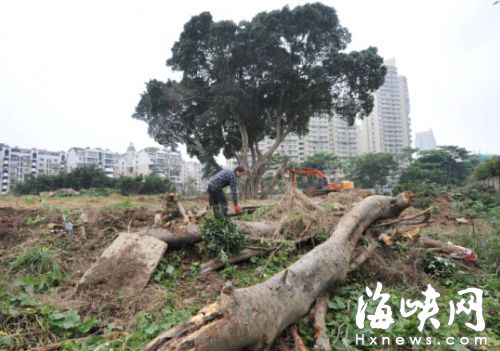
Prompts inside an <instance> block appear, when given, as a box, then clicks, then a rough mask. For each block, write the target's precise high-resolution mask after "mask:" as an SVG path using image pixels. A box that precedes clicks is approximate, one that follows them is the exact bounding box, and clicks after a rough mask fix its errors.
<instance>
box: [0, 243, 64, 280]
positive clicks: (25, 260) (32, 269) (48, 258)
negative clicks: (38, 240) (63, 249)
mask: <svg viewBox="0 0 500 351" xmlns="http://www.w3.org/2000/svg"><path fill="white" fill-rule="evenodd" d="M20 273H23V274H52V275H62V268H61V266H60V265H59V263H58V259H57V256H56V252H55V251H54V250H53V249H52V248H50V247H47V246H38V247H35V248H32V249H28V250H26V251H24V252H22V253H21V254H20V255H19V256H17V257H16V258H15V259H14V260H12V261H11V262H10V263H9V266H8V274H9V275H16V274H20Z"/></svg>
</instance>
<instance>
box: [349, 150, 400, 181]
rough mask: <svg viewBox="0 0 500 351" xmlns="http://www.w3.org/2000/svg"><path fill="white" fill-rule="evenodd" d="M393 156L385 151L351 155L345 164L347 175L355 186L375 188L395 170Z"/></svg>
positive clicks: (387, 179)
mask: <svg viewBox="0 0 500 351" xmlns="http://www.w3.org/2000/svg"><path fill="white" fill-rule="evenodd" d="M397 167H398V163H397V162H396V161H395V160H394V156H393V155H392V154H389V153H385V152H378V153H369V154H363V155H357V156H352V157H351V158H350V160H349V163H348V165H347V176H348V178H349V179H350V180H352V181H354V184H355V185H356V187H361V188H375V187H381V186H384V185H386V184H387V183H388V182H389V176H391V175H393V174H394V172H395V171H396V170H397Z"/></svg>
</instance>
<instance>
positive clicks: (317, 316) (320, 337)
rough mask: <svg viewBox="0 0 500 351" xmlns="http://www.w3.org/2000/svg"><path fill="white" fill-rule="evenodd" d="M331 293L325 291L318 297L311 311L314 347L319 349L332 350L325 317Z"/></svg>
mask: <svg viewBox="0 0 500 351" xmlns="http://www.w3.org/2000/svg"><path fill="white" fill-rule="evenodd" d="M329 299H330V294H329V293H328V292H324V293H322V294H320V295H319V296H318V298H317V299H316V305H315V306H314V309H313V311H312V313H311V316H312V321H313V328H314V343H315V345H314V349H315V350H319V351H330V350H331V346H330V338H329V337H328V333H327V329H326V324H325V319H326V312H327V311H328V300H329Z"/></svg>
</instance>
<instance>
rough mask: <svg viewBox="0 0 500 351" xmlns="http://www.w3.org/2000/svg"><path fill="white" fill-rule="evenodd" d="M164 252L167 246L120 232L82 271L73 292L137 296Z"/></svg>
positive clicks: (161, 242) (136, 235)
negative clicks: (82, 273) (117, 292)
mask: <svg viewBox="0 0 500 351" xmlns="http://www.w3.org/2000/svg"><path fill="white" fill-rule="evenodd" d="M166 250H167V244H166V243H164V242H163V241H160V240H158V239H156V238H153V237H150V236H141V235H138V234H136V233H121V234H120V235H118V237H117V238H116V239H115V241H113V243H111V245H109V246H108V247H107V248H106V250H104V252H103V253H102V255H101V257H99V259H98V260H97V262H96V263H95V264H94V265H93V266H92V267H91V268H90V269H89V270H87V271H86V272H85V274H84V275H83V276H82V278H81V279H80V281H79V282H78V285H77V292H79V291H82V290H85V289H92V290H96V289H105V290H106V291H121V292H122V293H123V294H124V295H133V294H136V293H139V292H140V291H141V290H142V289H143V288H144V287H145V286H146V284H147V283H148V281H149V278H150V276H151V274H153V272H154V271H155V269H156V266H157V265H158V262H159V261H160V259H161V258H162V257H163V254H164V253H165V251H166Z"/></svg>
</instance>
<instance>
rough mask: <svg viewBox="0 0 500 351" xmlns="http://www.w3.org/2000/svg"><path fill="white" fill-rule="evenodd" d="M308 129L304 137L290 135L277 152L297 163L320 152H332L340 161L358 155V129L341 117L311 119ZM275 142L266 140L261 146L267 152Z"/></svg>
mask: <svg viewBox="0 0 500 351" xmlns="http://www.w3.org/2000/svg"><path fill="white" fill-rule="evenodd" d="M308 129H309V133H307V134H306V135H304V136H302V137H299V136H298V135H296V134H290V135H288V136H287V137H286V138H285V139H284V140H283V142H282V143H281V144H280V145H279V146H278V149H277V150H276V152H279V153H281V154H283V155H287V156H289V157H290V158H291V159H292V160H293V161H296V162H302V161H304V160H305V159H306V158H307V157H308V156H311V155H313V154H315V153H318V152H332V153H334V154H336V155H337V156H338V157H339V158H340V159H346V158H348V157H350V156H352V155H354V154H356V153H357V150H358V141H357V134H356V128H355V127H354V126H352V127H349V126H348V125H347V122H346V121H345V120H343V119H341V118H340V117H337V116H334V117H332V118H328V117H326V116H324V117H317V116H315V117H311V119H310V120H309V125H308ZM273 142H274V140H272V139H265V140H264V141H262V142H261V143H259V146H260V148H261V150H262V151H265V150H268V149H269V148H270V147H271V145H272V144H273Z"/></svg>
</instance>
